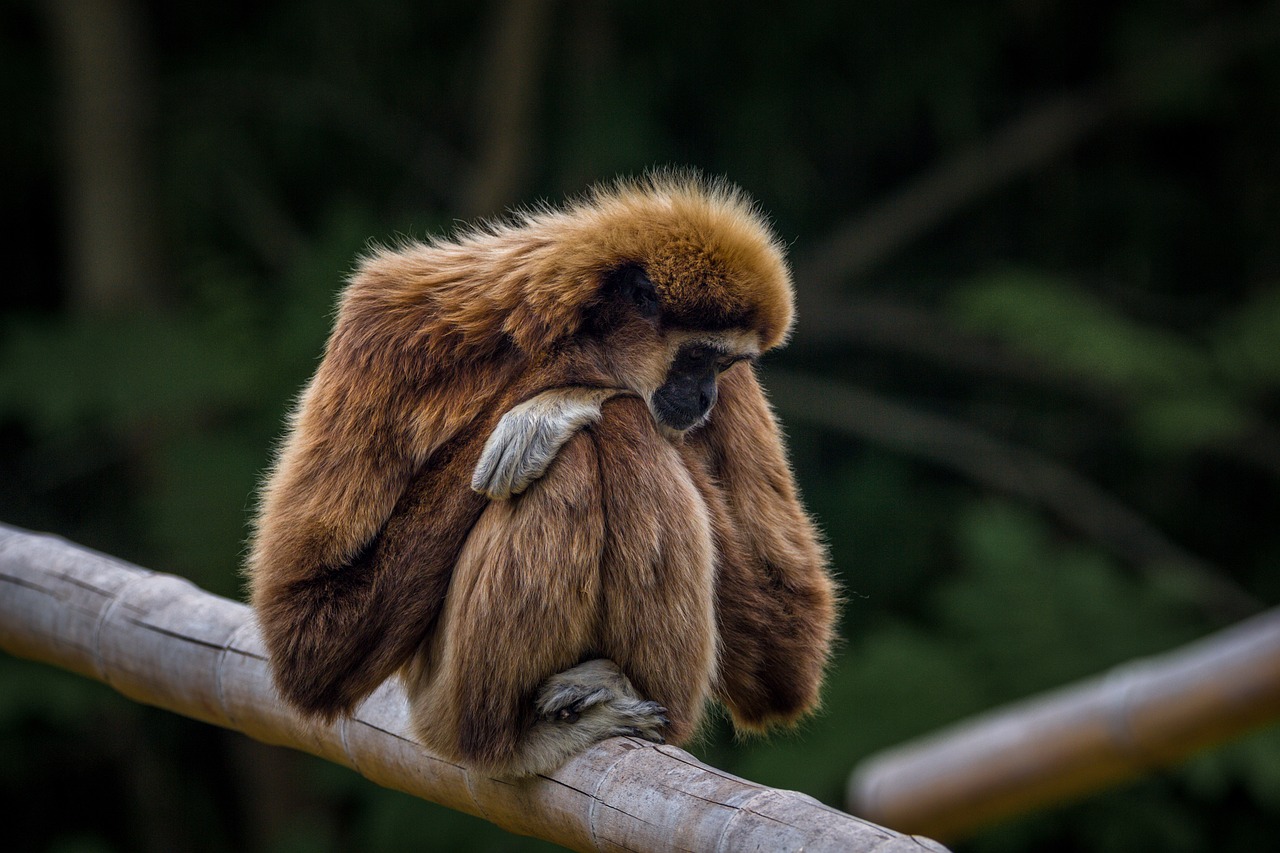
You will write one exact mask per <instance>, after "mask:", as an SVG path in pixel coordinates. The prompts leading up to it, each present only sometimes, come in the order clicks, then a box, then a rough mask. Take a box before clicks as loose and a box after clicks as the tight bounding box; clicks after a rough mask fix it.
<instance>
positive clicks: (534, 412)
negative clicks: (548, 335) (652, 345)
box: [471, 387, 626, 500]
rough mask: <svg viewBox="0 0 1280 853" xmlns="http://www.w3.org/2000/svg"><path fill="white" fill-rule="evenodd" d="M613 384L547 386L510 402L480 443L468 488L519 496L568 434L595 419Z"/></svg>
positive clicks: (497, 497)
mask: <svg viewBox="0 0 1280 853" xmlns="http://www.w3.org/2000/svg"><path fill="white" fill-rule="evenodd" d="M623 393H626V392H624V391H621V390H619V389H617V388H578V387H569V388H552V389H551V390H549V391H544V392H542V393H541V394H538V395H537V396H536V397H532V398H530V399H528V400H525V401H524V402H523V403H520V404H519V405H517V406H514V407H513V408H512V409H511V410H510V411H508V412H507V413H506V414H504V415H503V416H502V419H501V420H499V421H498V425H497V427H495V428H494V430H493V433H492V434H491V435H490V436H489V440H488V441H487V442H485V446H484V450H483V451H482V452H481V454H480V461H479V462H477V463H476V468H475V472H474V473H473V474H472V476H471V488H472V490H473V491H476V492H479V493H480V494H482V495H485V496H486V497H488V498H491V499H493V500H505V499H507V498H510V497H511V496H512V495H518V494H520V493H521V492H523V491H524V490H525V489H527V488H529V486H530V485H531V484H532V483H533V482H534V481H535V480H537V479H538V478H540V477H541V476H542V475H543V474H545V473H546V471H547V468H548V467H550V465H551V463H552V461H553V460H554V459H555V458H556V454H557V453H559V452H560V448H561V447H563V446H564V443H565V442H566V441H568V440H569V439H570V438H572V437H573V434H574V433H576V432H577V431H578V430H580V429H582V428H583V427H584V426H587V425H588V424H591V423H594V422H596V421H598V420H599V419H600V407H601V406H602V405H603V404H604V402H605V401H606V400H608V399H610V398H611V397H616V396H618V395H619V394H623Z"/></svg>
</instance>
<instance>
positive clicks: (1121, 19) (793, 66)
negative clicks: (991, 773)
mask: <svg viewBox="0 0 1280 853" xmlns="http://www.w3.org/2000/svg"><path fill="white" fill-rule="evenodd" d="M0 98H2V100H3V103H4V105H5V106H4V109H5V113H6V122H5V127H6V130H5V133H4V156H3V158H0V192H2V193H3V198H4V201H5V209H6V211H7V214H8V216H7V217H6V218H7V220H8V222H7V225H6V227H5V232H4V233H5V237H6V243H7V245H8V246H9V249H8V250H7V252H6V259H5V270H4V282H5V285H4V291H5V295H4V297H3V298H4V302H3V305H4V311H3V315H2V316H0V520H3V521H4V522H7V523H11V524H16V525H20V526H26V527H30V528H35V529H41V530H51V531H55V532H57V533H60V534H63V535H65V536H67V537H69V538H71V539H73V540H76V541H79V542H81V543H84V544H87V545H90V546H93V547H95V548H98V549H101V550H104V551H108V552H111V553H113V554H116V555H119V556H122V557H125V558H128V559H130V560H133V561H136V562H138V563H140V564H142V565H145V566H148V567H150V568H155V569H160V570H164V571H170V572H176V573H178V574H182V575H185V576H187V577H190V578H192V579H193V580H195V581H196V582H197V583H199V584H200V585H201V586H203V587H205V588H207V589H210V590H213V591H215V592H218V593H221V594H224V595H230V596H241V595H242V593H243V584H242V580H241V578H240V576H239V574H238V571H239V565H240V561H241V557H242V554H243V548H244V540H245V536H246V520H247V518H248V514H249V509H250V507H251V505H252V501H253V491H254V488H255V483H256V482H257V480H258V478H259V476H260V473H261V472H262V471H263V470H264V468H265V467H266V465H267V464H268V461H269V458H270V452H271V450H270V449H271V447H272V445H273V443H274V441H275V440H276V439H277V438H278V436H279V434H280V429H281V423H282V418H283V416H284V414H285V412H286V411H287V410H288V408H289V405H290V402H291V399H292V397H293V395H294V394H295V393H296V391H297V389H298V388H299V387H300V386H301V384H302V383H303V382H304V381H305V380H306V378H307V377H308V376H309V374H310V372H311V371H312V370H313V369H314V367H315V364H316V359H317V357H318V355H319V353H320V349H321V346H322V344H323V340H324V337H325V335H326V332H327V328H328V324H329V322H330V319H331V311H332V307H333V304H334V299H335V294H336V292H337V289H338V288H339V287H340V286H341V283H342V281H343V277H344V275H345V274H346V273H347V272H348V271H349V270H350V269H351V267H352V262H353V258H354V257H355V255H356V254H357V253H358V252H359V251H360V250H361V249H362V247H364V246H366V245H367V244H368V241H370V240H392V239H395V238H396V237H397V235H408V236H412V237H425V236H427V235H431V234H438V233H442V232H447V231H448V230H449V229H450V228H452V227H453V226H454V223H455V222H456V221H458V220H467V219H471V218H474V217H477V216H484V215H490V214H494V213H498V212H500V211H502V210H503V209H505V208H508V207H510V206H513V205H520V204H530V203H534V202H537V201H538V200H541V199H548V200H551V201H555V200H557V199H560V198H562V197H563V196H564V195H566V194H571V193H575V192H578V191H581V190H582V189H583V188H584V187H585V186H587V185H588V184H589V183H591V182H592V181H595V180H600V179H606V178H610V177H612V176H614V175H617V174H635V173H637V172H640V171H642V170H644V169H645V168H647V167H650V166H653V165H662V164H677V165H691V166H695V167H698V168H701V169H703V170H705V171H707V172H709V173H713V174H723V175H725V176H727V177H729V178H730V179H732V180H733V181H735V182H737V183H739V184H741V185H742V186H743V187H745V188H746V189H747V190H748V191H749V192H750V193H751V194H752V195H754V196H755V197H757V198H758V199H759V200H760V201H761V203H762V204H763V206H764V208H765V209H766V210H768V211H769V212H770V214H771V215H772V216H773V218H774V220H775V222H776V225H777V228H778V230H779V232H780V233H781V234H782V235H783V238H784V239H785V240H786V242H787V243H788V244H789V245H790V246H791V249H792V258H793V261H794V263H795V267H796V272H797V285H798V289H799V307H800V320H799V327H798V331H797V334H796V336H795V338H794V340H793V342H792V344H791V345H790V347H789V348H788V349H787V350H785V351H784V352H782V353H780V354H777V355H774V356H771V357H769V358H768V359H767V360H766V364H765V381H766V383H767V384H768V386H769V388H770V390H771V392H772V396H773V398H774V399H775V401H776V403H777V405H778V409H779V414H780V416H781V417H782V419H783V421H784V423H785V424H786V426H787V430H788V434H789V438H790V445H791V449H792V453H793V456H794V461H795V466H796V470H797V474H798V476H799V479H800V481H801V485H802V487H803V489H804V492H805V495H806V499H807V501H808V503H809V505H810V506H811V508H812V510H813V512H814V513H815V515H816V516H817V518H818V520H819V522H820V524H821V526H822V527H823V529H824V530H825V531H826V535H827V536H828V538H829V541H830V544H831V550H832V554H833V558H834V563H835V566H836V568H837V570H838V572H839V574H840V577H841V578H842V581H843V583H844V585H845V588H846V591H847V596H848V601H847V605H846V607H845V612H844V623H843V628H842V633H843V635H844V638H845V642H844V645H843V647H842V649H841V652H840V654H839V656H838V659H837V663H836V666H835V668H834V669H833V671H832V673H831V677H830V681H829V686H828V689H827V693H826V704H825V709H824V711H823V712H822V714H821V715H820V716H818V717H817V718H816V719H814V720H812V721H811V722H809V723H807V724H806V725H805V726H804V727H803V728H802V730H801V731H800V732H799V733H797V734H795V735H782V736H779V737H776V738H773V739H771V740H768V741H756V740H752V741H747V742H736V741H734V740H733V739H732V737H731V736H730V735H729V733H728V732H727V730H726V727H725V726H724V724H723V723H720V724H717V725H716V726H715V727H713V729H712V730H711V731H710V732H709V734H708V736H707V737H706V739H705V740H704V742H702V743H701V744H699V745H697V746H695V748H694V751H695V752H696V753H697V754H698V755H699V756H701V757H703V758H704V759H705V760H707V761H709V762H711V763H713V764H716V765H718V766H720V767H724V768H726V769H728V770H730V771H732V772H734V773H738V774H741V775H744V776H747V777H750V778H752V779H755V780H758V781H761V782H764V783H768V784H771V785H775V786H783V787H789V788H796V789H799V790H802V791H806V792H808V793H811V794H813V795H814V796H817V797H819V798H821V799H823V800H825V801H827V802H830V803H833V804H840V803H841V799H842V789H843V785H844V780H845V778H846V775H847V773H848V772H849V770H850V769H851V768H852V767H853V766H854V764H855V763H856V762H857V761H858V760H859V759H860V758H862V757H864V756H866V755H868V754H870V753H871V752H873V751H875V750H877V749H879V748H882V747H886V746H890V745H893V744H895V743H899V742H901V741H902V740H904V739H907V738H910V737H912V736H915V735H918V734H922V733H925V732H928V731H930V730H932V729H934V728H935V727H937V726H939V725H942V724H945V723H947V722H949V721H952V720H956V719H958V718H961V717H963V716H965V715H967V714H970V713H972V712H976V711H979V710H981V709H985V708H988V707H991V706H993V705H997V704H999V703H1002V702H1006V701H1008V700H1012V699H1016V698H1019V697H1023V696H1027V695H1029V694H1032V693H1035V692H1038V691H1042V690H1045V689H1048V688H1052V687H1054V686H1057V685H1060V684H1063V683H1065V682H1068V681H1070V680H1072V679H1076V678H1079V677H1084V676H1088V675H1091V674H1095V673H1098V672H1101V671H1104V670H1105V669H1107V668H1108V667H1110V666H1113V665H1115V664H1118V663H1121V662H1123V661H1125V660H1128V659H1130V658H1132V657H1134V656H1136V655H1142V654H1148V653H1154V652H1159V651H1162V650H1165V649H1170V648H1173V647H1175V646H1177V645H1178V644H1181V643H1183V642H1186V641H1189V640H1191V639H1194V638H1196V637H1199V636H1202V635H1204V634H1206V633H1208V632H1210V631H1212V630H1214V629H1216V628H1218V627H1221V626H1224V625H1227V624H1229V623H1231V622H1233V621H1236V620H1238V619H1240V618H1241V617H1243V616H1246V615H1248V614H1249V613H1252V612H1256V611H1257V610H1260V609H1262V608H1264V607H1266V606H1268V605H1274V604H1275V603H1276V602H1277V601H1280V572H1277V569H1278V568H1280V525H1278V524H1277V519H1280V441H1278V439H1277V435H1278V434H1280V239H1278V238H1280V178H1278V177H1277V170H1278V166H1277V152H1278V151H1280V13H1278V10H1277V7H1276V5H1275V4H1274V3H1265V4H1262V3H1243V2H1240V3H1211V2H1169V0H1142V1H1141V2H1126V3H1118V4H1103V5H1100V6H1094V5H1091V4H1080V3H1070V2H1053V0H1005V2H998V3H982V4H977V3H970V4H958V3H945V2H941V0H904V2H893V3H834V2H832V3H823V2H813V1H812V0H792V2H788V3H785V4H752V3H742V2H740V3H734V4H724V5H723V6H718V5H715V4H709V5H708V6H703V5H702V4H696V3H691V2H688V0H681V2H673V1H672V2H667V0H663V2H645V3H640V2H592V1H591V0H561V2H550V0H548V2H484V3H480V2H474V0H473V2H435V3H414V2H407V0H404V2H390V0H383V2H365V3H350V2H345V0H341V1H340V0H313V2H268V3H262V2H252V3H251V2H223V3H197V4H183V3H167V2H148V3H144V2H133V3H129V2H111V0H51V2H29V1H28V2H23V0H0ZM0 800H2V801H3V802H4V803H5V805H6V808H5V811H6V814H7V817H6V819H5V824H4V830H3V842H2V846H4V847H5V848H6V849H10V850H40V851H44V850H48V851H59V853H62V852H63V851H67V852H68V853H70V851H75V853H80V852H81V851H135V850H137V851H211V853H212V851H232V850H250V851H298V853H303V852H304V851H306V853H310V851H330V850H347V849H370V850H381V851H394V850H400V849H403V850H427V849H441V850H449V849H473V850H516V849H531V848H533V847H536V846H539V845H538V843H536V842H530V841H527V840H525V839H518V838H515V837H512V836H508V835H506V834H504V833H503V832H501V831H500V830H497V829H494V828H493V827H490V826H488V825H487V824H484V823H483V822H481V821H479V820H475V819H472V818H469V817H466V816H461V815H456V814H453V813H451V812H448V811H446V810H444V809H442V808H439V807H437V806H434V805H431V804H427V803H422V802H420V801H417V800H413V799H411V798H409V797H406V796H403V795H399V794H395V793H391V792H388V791H384V790H381V789H379V788H377V787H376V786H374V785H372V784H371V783H368V782H365V781H364V780H362V779H360V778H359V777H357V776H356V775H355V774H353V773H351V772H349V771H347V770H344V769H342V768H339V767H335V766H330V765H326V764H324V763H323V762H320V761H319V760H313V759H311V758H309V757H306V756H302V755H298V754H294V753H287V752H283V751H278V750H273V749H270V748H268V747H265V746H262V745H259V744H256V743H254V742H252V741H249V740H248V739H246V738H244V737H241V736H239V735H235V734H232V733H228V732H223V731H221V730H217V729H214V728H211V727H208V726H202V725H199V724H196V723H192V722H189V721H186V720H182V719H179V718H177V717H174V716H172V715H168V714H165V713H163V712H160V711H156V710H153V709H149V708H144V707H141V706H137V705H134V704H131V703H130V702H128V701H126V700H124V699H122V698H121V697H119V696H117V695H115V694H114V693H112V692H111V691H110V690H109V689H108V688H106V687H103V686H101V685H96V684H92V683H89V682H87V681H85V680H82V679H78V678H76V677H74V676H70V675H67V674H64V673H60V672H57V671H54V670H51V669H48V668H45V667H41V666H37V665H35V664H31V663H28V662H25V661H18V660H15V659H12V658H8V657H4V658H0ZM1278 818H1280V730H1278V729H1277V728H1275V727H1272V728H1270V729H1268V730H1265V731H1262V732H1260V733H1257V734H1255V735H1253V736H1251V737H1249V738H1246V739H1244V740H1242V741H1239V742H1236V743H1234V744H1231V745H1228V746H1226V747H1223V748H1220V749H1217V750H1214V751H1211V752H1209V753H1206V754H1202V755H1200V756H1198V757H1196V758H1194V759H1192V760H1190V761H1188V762H1186V763H1184V764H1181V765H1180V766H1176V767H1173V768H1171V769H1168V770H1166V771H1162V772H1159V773H1156V774H1154V775H1152V776H1149V777H1147V778H1146V779H1144V780H1142V781H1140V782H1137V783H1133V784H1129V785H1126V786H1124V787H1122V788H1120V789H1118V790H1114V791H1110V792H1107V793H1103V794H1099V795H1096V796H1094V797H1092V798H1090V799H1087V800H1085V801H1082V802H1079V803H1077V804H1073V805H1068V806H1065V807H1063V808H1061V809H1058V810H1055V811H1051V812H1047V813H1042V814H1039V815H1035V816H1030V817H1027V818H1024V819H1021V820H1019V821H1016V822H1013V823H1010V824H1007V825H1005V826H1001V827H998V828H994V829H991V830H989V831H987V832H985V833H984V834H982V835H980V836H977V837H975V838H973V839H971V840H970V841H968V842H965V843H962V844H958V845H957V848H958V849H959V850H961V851H966V850H972V851H1004V850H1030V849H1036V850H1050V851H1055V850H1062V851H1071V850H1096V851H1129V850H1134V849H1153V850H1154V849H1159V850H1164V851H1198V850H1215V851H1236V850H1238V851H1246V850H1248V851H1253V850H1258V849H1264V848H1266V847H1268V846H1269V845H1270V844H1273V843H1274V841H1275V837H1276V829H1277V826H1278V825H1280V821H1278Z"/></svg>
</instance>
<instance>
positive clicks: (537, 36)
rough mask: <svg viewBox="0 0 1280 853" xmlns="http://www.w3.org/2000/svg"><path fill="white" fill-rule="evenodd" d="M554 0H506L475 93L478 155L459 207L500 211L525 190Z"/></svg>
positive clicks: (466, 211) (472, 212)
mask: <svg viewBox="0 0 1280 853" xmlns="http://www.w3.org/2000/svg"><path fill="white" fill-rule="evenodd" d="M552 10H553V5H552V0H503V2H502V3H499V4H498V5H497V6H496V8H495V9H494V17H493V32H492V33H491V38H490V42H489V46H488V49H487V51H486V53H485V58H484V69H483V74H484V79H483V83H482V86H481V88H480V91H479V93H478V95H479V96H478V97H477V99H476V105H477V109H476V127H477V135H478V143H477V148H478V155H477V159H476V162H475V164H474V165H473V167H472V171H471V179H470V181H469V182H468V185H467V187H466V189H465V190H464V191H463V194H462V198H461V203H460V205H459V209H460V212H461V213H462V215H463V216H465V217H468V218H473V217H477V216H490V215H492V214H495V213H499V212H501V211H502V210H503V208H505V207H507V206H508V205H510V204H511V203H512V202H513V201H515V200H516V199H517V198H519V196H520V190H521V187H522V186H523V185H524V181H525V179H526V178H527V176H528V171H529V155H530V152H531V151H532V150H533V147H534V139H535V137H536V134H535V132H534V127H535V124H536V118H537V107H538V99H539V96H540V94H541V92H542V87H541V86H539V85H538V83H539V81H540V78H541V76H542V74H541V71H542V62H543V59H544V57H545V56H546V46H547V33H548V30H549V25H550V16H551V12H552Z"/></svg>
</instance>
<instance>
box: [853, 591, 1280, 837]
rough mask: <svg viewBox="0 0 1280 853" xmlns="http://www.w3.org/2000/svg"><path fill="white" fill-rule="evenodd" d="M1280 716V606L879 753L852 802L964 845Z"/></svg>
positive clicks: (862, 770)
mask: <svg viewBox="0 0 1280 853" xmlns="http://www.w3.org/2000/svg"><path fill="white" fill-rule="evenodd" d="M1277 718H1280V608H1277V609H1274V610H1269V611H1267V612H1265V613H1262V614H1260V615H1258V616H1254V617H1252V618H1251V619H1248V620H1245V621H1244V622H1241V623H1239V624H1237V625H1234V626H1233V627H1231V628H1228V629H1226V630H1223V631H1220V632H1218V633H1216V634H1213V635H1211V636H1209V637H1207V638H1205V639H1202V640H1199V641H1197V642H1195V643H1192V644H1190V645H1188V646H1184V647H1182V648H1180V649H1177V650H1175V651H1173V652H1169V653H1167V654H1163V655H1160V656H1157V657H1152V658H1146V659H1140V660H1136V661H1132V662H1130V663H1127V664H1124V665H1122V666H1119V667H1117V668H1116V669H1114V670H1112V671H1111V672H1108V673H1106V674H1104V675H1102V676H1100V677H1097V678H1093V679H1089V680H1087V681H1083V682H1080V683H1078V684H1074V685H1070V686H1068V687H1065V688H1062V689H1059V690H1056V691H1053V692H1051V693H1047V694H1044V695H1042V696H1037V697H1034V698H1032V699H1030V700H1027V701H1024V702H1020V703H1017V704H1014V705H1011V706H1009V707H1007V708H1003V709H999V710H996V711H993V712H990V713H987V714H983V715H981V716H978V717H976V718H974V719H972V720H969V721H965V722H962V723H959V724H957V725H955V726H952V727H949V728H947V729H944V730H941V731H939V732H937V733H935V734H932V735H930V736H928V737H925V738H922V739H920V740H918V741H914V742H911V743H907V744H904V745H901V746H898V747H895V748H893V749H890V750H887V751H885V752H882V753H880V754H878V755H874V756H871V757H870V758H868V759H866V760H865V761H863V762H862V763H861V764H859V765H858V766H857V767H856V768H854V772H853V775H852V776H851V777H850V780H849V791H848V803H849V807H850V808H852V809H855V810H857V811H858V813H859V814H864V815H867V816H868V817H870V818H871V819H873V820H878V821H883V822H885V823H889V824H892V825H893V826H896V827H899V828H901V829H904V830H907V831H911V832H925V833H928V834H930V835H933V836H936V837H940V838H947V839H956V838H959V837H962V836H964V835H966V834H968V833H970V832H971V831H972V830H974V829H975V828H977V827H980V826H982V825H984V824H988V823H992V822H994V821H997V820H999V819H1001V818H1005V817H1009V816H1012V815H1016V814H1020V813H1023V812H1027V811H1030V810H1032V809H1034V808H1037V807H1039V806H1043V805H1047V804H1050V803H1054V802H1059V801H1062V800H1066V799H1069V798H1072V797H1076V796H1079V795H1082V794H1085V793H1089V792H1092V791H1096V790H1099V789H1101V788H1103V787H1106V786H1108V785H1113V784H1115V783H1117V782H1120V781H1123V780H1125V779H1129V778H1132V777H1135V776H1138V775H1139V774H1141V773H1142V772H1144V771H1146V770H1148V769H1150V768H1152V767H1158V766H1161V765H1165V764H1169V763H1172V762H1173V761H1176V760H1177V759H1180V758H1183V757H1185V756H1187V755H1189V754H1190V753H1192V752H1194V751H1196V750H1199V749H1202V748H1204V747H1207V746H1211V745H1213V744H1216V743H1221V742H1223V741H1225V740H1227V739H1229V738H1231V737H1233V736H1236V735H1239V734H1241V733H1243V732H1245V731H1248V730H1250V729H1252V728H1256V727H1258V726H1260V725H1263V724H1265V723H1267V722H1270V721H1273V720H1276V719H1277Z"/></svg>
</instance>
